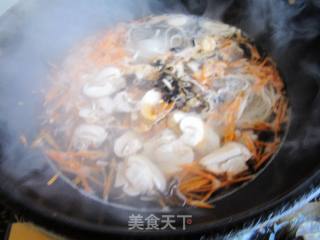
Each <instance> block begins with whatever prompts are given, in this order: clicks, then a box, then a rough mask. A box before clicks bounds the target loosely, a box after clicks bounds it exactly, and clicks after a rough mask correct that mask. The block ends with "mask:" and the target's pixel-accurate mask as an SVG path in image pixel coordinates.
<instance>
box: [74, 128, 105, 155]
mask: <svg viewBox="0 0 320 240" xmlns="http://www.w3.org/2000/svg"><path fill="white" fill-rule="evenodd" d="M107 136H108V133H107V131H106V130H105V129H104V128H103V127H101V126H98V125H94V124H82V125H80V126H78V127H77V128H76V130H75V132H74V135H73V145H74V147H76V148H77V149H86V148H88V147H90V146H93V147H97V148H98V147H100V146H101V144H102V143H103V142H104V141H105V140H106V139H107Z"/></svg>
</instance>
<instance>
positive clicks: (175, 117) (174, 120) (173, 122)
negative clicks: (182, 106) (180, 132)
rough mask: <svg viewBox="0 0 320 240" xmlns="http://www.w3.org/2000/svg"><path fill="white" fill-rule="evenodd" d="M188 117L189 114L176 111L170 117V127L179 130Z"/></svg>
mask: <svg viewBox="0 0 320 240" xmlns="http://www.w3.org/2000/svg"><path fill="white" fill-rule="evenodd" d="M186 115H187V113H185V112H182V111H178V110H175V111H173V112H172V113H171V114H170V115H169V117H168V126H169V127H170V128H173V129H174V128H177V127H178V126H179V124H180V122H181V120H182V119H183V118H184V117H185V116H186Z"/></svg>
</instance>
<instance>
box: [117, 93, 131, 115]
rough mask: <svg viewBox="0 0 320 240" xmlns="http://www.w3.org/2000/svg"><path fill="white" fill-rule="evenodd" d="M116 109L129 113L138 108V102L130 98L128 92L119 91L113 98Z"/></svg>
mask: <svg viewBox="0 0 320 240" xmlns="http://www.w3.org/2000/svg"><path fill="white" fill-rule="evenodd" d="M113 104H114V108H115V111H117V112H123V113H129V112H133V111H135V110H136V108H137V102H135V101H134V100H133V99H131V98H130V96H129V94H128V92H126V91H122V92H119V93H117V95H116V96H115V97H114V99H113Z"/></svg>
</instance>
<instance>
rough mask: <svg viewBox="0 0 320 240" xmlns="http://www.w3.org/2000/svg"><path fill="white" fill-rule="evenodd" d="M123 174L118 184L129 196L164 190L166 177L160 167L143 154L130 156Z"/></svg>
mask: <svg viewBox="0 0 320 240" xmlns="http://www.w3.org/2000/svg"><path fill="white" fill-rule="evenodd" d="M119 170H120V171H122V173H121V174H123V176H122V177H120V178H119V179H121V180H120V181H118V182H117V184H118V185H117V186H119V185H122V186H123V191H124V192H125V193H126V194H128V195H129V196H138V195H152V194H154V193H156V192H157V191H160V192H164V191H165V189H166V179H165V177H164V175H163V173H162V172H161V171H160V170H159V168H158V167H157V166H156V165H155V164H153V163H152V162H151V161H150V160H149V159H148V158H146V157H145V156H143V155H134V156H131V157H129V158H128V159H127V160H126V162H125V163H124V166H123V168H122V169H119Z"/></svg>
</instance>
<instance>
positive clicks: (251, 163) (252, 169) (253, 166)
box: [246, 158, 256, 174]
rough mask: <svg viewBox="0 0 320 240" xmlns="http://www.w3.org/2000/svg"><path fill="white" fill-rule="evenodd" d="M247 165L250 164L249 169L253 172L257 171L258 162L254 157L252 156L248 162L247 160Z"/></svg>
mask: <svg viewBox="0 0 320 240" xmlns="http://www.w3.org/2000/svg"><path fill="white" fill-rule="evenodd" d="M246 164H247V166H248V170H249V172H250V173H251V174H253V173H255V165H256V162H255V160H254V159H252V158H250V159H249V160H248V161H247V162H246Z"/></svg>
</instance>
